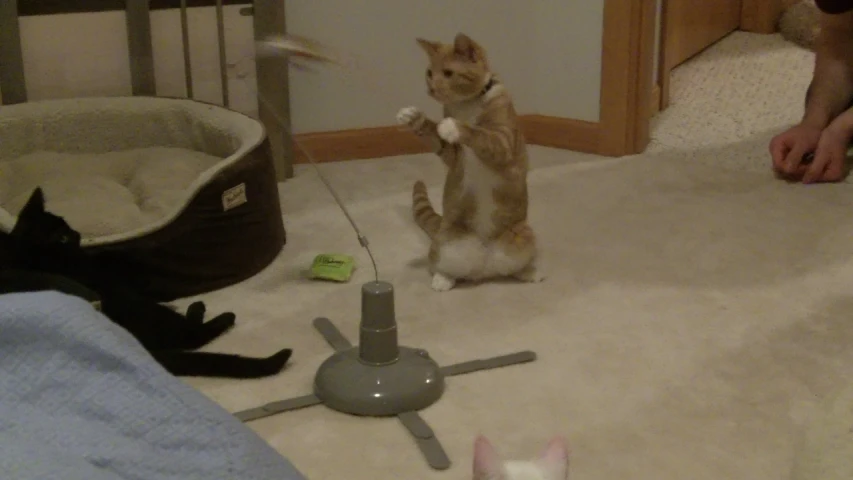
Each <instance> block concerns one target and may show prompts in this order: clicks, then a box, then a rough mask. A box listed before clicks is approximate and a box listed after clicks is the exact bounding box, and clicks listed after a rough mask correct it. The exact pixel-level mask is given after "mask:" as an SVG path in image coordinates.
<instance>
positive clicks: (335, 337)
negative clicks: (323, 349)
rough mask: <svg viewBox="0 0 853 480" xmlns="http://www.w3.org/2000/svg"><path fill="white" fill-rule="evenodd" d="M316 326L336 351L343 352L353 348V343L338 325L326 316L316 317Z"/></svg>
mask: <svg viewBox="0 0 853 480" xmlns="http://www.w3.org/2000/svg"><path fill="white" fill-rule="evenodd" d="M314 328H315V329H316V330H317V331H318V332H319V333H320V335H322V336H323V339H324V340H326V343H328V344H329V346H330V347H332V348H333V349H335V351H336V352H342V351H344V350H349V349H350V348H352V343H350V341H349V340H348V339H347V337H345V336H344V334H343V333H341V331H340V330H338V327H336V326H335V324H334V323H332V321H331V320H329V319H328V318H325V317H319V318H315V319H314Z"/></svg>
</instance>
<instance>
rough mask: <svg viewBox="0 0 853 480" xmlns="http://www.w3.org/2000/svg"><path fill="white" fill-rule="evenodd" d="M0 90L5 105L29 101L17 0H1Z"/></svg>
mask: <svg viewBox="0 0 853 480" xmlns="http://www.w3.org/2000/svg"><path fill="white" fill-rule="evenodd" d="M0 91H2V94H3V104H5V105H11V104H13V103H24V102H26V101H27V82H26V79H25V78H24V53H23V51H22V50H21V28H20V25H19V23H18V1H17V0H2V1H0Z"/></svg>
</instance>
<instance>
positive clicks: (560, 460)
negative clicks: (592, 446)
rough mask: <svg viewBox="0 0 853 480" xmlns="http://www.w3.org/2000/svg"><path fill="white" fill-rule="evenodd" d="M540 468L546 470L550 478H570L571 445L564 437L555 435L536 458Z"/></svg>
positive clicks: (564, 479)
mask: <svg viewBox="0 0 853 480" xmlns="http://www.w3.org/2000/svg"><path fill="white" fill-rule="evenodd" d="M536 462H537V464H538V465H539V468H541V469H542V470H544V471H545V472H546V475H547V478H548V480H566V479H567V478H569V446H568V443H567V442H566V439H565V438H563V437H554V438H552V439H551V441H549V442H548V445H547V446H546V447H545V449H544V450H543V451H542V453H541V454H540V455H539V458H538V459H536Z"/></svg>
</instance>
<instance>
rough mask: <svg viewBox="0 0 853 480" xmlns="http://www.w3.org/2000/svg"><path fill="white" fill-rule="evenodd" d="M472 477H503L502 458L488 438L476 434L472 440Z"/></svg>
mask: <svg viewBox="0 0 853 480" xmlns="http://www.w3.org/2000/svg"><path fill="white" fill-rule="evenodd" d="M474 478H475V479H501V478H503V460H501V458H500V456H499V455H498V452H497V451H495V447H493V446H492V444H491V443H490V442H489V440H488V439H487V438H486V437H485V436H483V435H478V436H477V439H476V440H474Z"/></svg>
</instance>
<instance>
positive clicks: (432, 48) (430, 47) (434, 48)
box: [416, 38, 441, 57]
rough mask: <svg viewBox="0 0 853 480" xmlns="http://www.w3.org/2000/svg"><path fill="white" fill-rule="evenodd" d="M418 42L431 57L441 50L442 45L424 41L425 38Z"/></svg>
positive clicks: (419, 39)
mask: <svg viewBox="0 0 853 480" xmlns="http://www.w3.org/2000/svg"><path fill="white" fill-rule="evenodd" d="M416 40H417V42H418V45H420V46H421V48H423V49H424V51H425V52H426V53H427V55H429V56H430V57H432V56H433V55H435V54H436V53H438V50H439V49H440V48H441V44H440V43H438V42H432V41H429V40H424V39H423V38H418V39H416Z"/></svg>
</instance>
